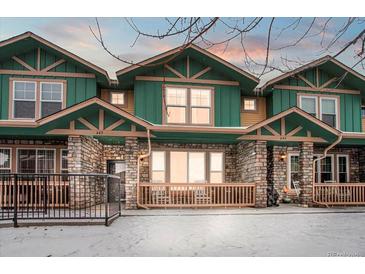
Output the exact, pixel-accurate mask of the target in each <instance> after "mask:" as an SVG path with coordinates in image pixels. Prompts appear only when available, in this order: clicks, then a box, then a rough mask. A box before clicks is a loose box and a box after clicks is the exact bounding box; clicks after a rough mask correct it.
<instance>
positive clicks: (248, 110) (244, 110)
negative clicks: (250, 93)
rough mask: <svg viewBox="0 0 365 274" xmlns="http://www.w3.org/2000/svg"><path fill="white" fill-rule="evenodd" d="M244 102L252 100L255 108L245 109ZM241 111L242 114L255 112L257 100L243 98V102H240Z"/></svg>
mask: <svg viewBox="0 0 365 274" xmlns="http://www.w3.org/2000/svg"><path fill="white" fill-rule="evenodd" d="M245 100H253V101H254V102H255V103H254V104H255V108H254V109H245ZM242 111H243V112H255V111H257V98H251V97H243V102H242Z"/></svg>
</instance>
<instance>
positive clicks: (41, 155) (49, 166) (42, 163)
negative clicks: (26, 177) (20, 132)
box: [18, 149, 55, 173]
mask: <svg viewBox="0 0 365 274" xmlns="http://www.w3.org/2000/svg"><path fill="white" fill-rule="evenodd" d="M54 156H55V154H54V150H43V149H39V150H36V149H19V150H18V172H20V173H54V171H55V158H54Z"/></svg>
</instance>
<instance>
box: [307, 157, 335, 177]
mask: <svg viewBox="0 0 365 274" xmlns="http://www.w3.org/2000/svg"><path fill="white" fill-rule="evenodd" d="M313 156H316V157H317V158H320V157H322V156H323V154H314V155H313ZM326 157H331V158H332V159H331V171H332V172H331V173H332V181H336V176H335V155H334V154H327V155H326ZM323 160H324V159H322V160H320V161H317V170H318V173H317V182H318V183H319V184H321V161H323ZM323 183H324V182H323Z"/></svg>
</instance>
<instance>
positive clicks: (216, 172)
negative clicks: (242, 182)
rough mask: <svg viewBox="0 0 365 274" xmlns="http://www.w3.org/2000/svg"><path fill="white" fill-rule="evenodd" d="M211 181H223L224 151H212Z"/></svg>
mask: <svg viewBox="0 0 365 274" xmlns="http://www.w3.org/2000/svg"><path fill="white" fill-rule="evenodd" d="M209 164H210V165H209V167H210V182H211V183H223V181H224V179H223V176H224V161H223V152H210V163H209Z"/></svg>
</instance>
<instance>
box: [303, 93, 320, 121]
mask: <svg viewBox="0 0 365 274" xmlns="http://www.w3.org/2000/svg"><path fill="white" fill-rule="evenodd" d="M299 107H300V108H301V109H302V110H304V111H306V112H308V113H309V114H310V115H312V116H314V117H317V118H318V117H319V116H318V97H317V96H304V95H301V96H300V100H299Z"/></svg>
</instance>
